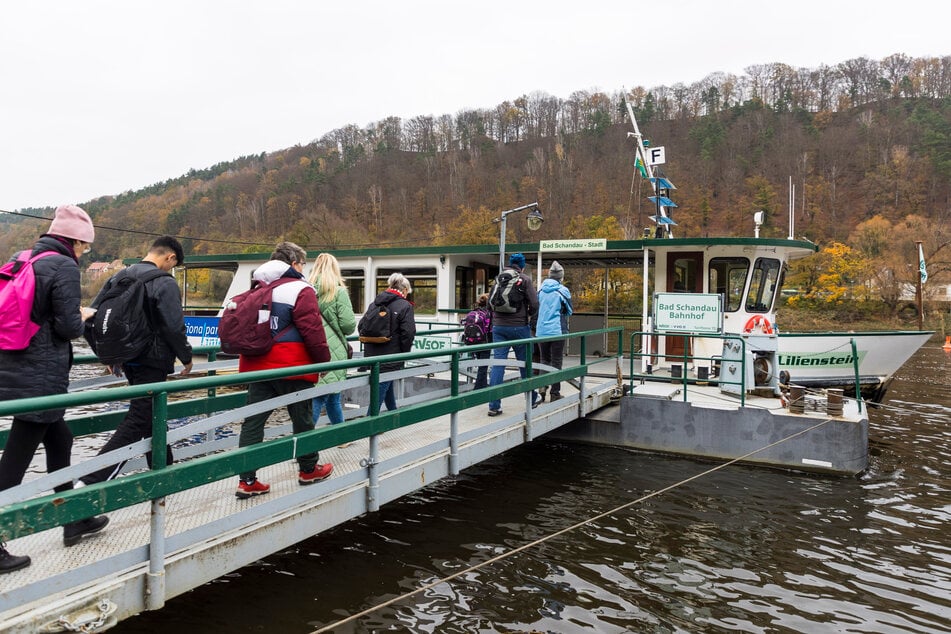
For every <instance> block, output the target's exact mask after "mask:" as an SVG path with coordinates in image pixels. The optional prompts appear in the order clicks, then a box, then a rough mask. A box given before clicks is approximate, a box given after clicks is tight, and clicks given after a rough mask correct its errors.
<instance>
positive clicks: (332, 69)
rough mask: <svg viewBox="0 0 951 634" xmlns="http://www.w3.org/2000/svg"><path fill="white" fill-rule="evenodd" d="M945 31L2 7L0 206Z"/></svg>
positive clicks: (239, 5)
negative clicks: (468, 115) (471, 112)
mask: <svg viewBox="0 0 951 634" xmlns="http://www.w3.org/2000/svg"><path fill="white" fill-rule="evenodd" d="M949 25H951V3H949V2H947V1H946V0H934V1H927V0H905V1H904V2H898V3H896V2H891V1H889V2H885V1H883V0H864V1H860V2H856V1H851V0H848V1H847V0H822V1H817V0H797V1H796V2H775V1H769V0H749V1H747V0H733V1H731V0H721V1H719V2H714V1H711V0H665V1H664V2H654V3H648V2H635V1H634V0H626V1H624V2H616V1H614V0H600V1H597V2H595V1H591V0H588V1H583V2H579V1H574V2H564V1H562V0H506V1H497V0H480V1H478V2H454V1H453V0H432V1H411V0H405V1H395V2H394V1H389V2H361V1H360V0H349V1H346V2H342V1H340V0H298V1H290V0H259V1H256V2H250V1H248V0H227V1H224V0H220V1H218V0H215V1H206V0H162V1H161V2H153V1H138V0H133V1H130V0H121V1H118V0H117V1H113V0H100V1H86V0H69V1H66V0H56V1H53V0H29V1H20V2H4V3H3V4H2V8H0V210H15V209H21V208H24V207H40V206H55V205H58V204H61V203H83V202H85V201H87V200H90V199H92V198H95V197H97V196H101V195H106V194H118V193H121V192H123V191H127V190H134V189H138V188H140V187H144V186H147V185H151V184H153V183H156V182H160V181H163V180H166V179H169V178H175V177H178V176H181V175H182V174H184V173H186V172H187V171H188V170H189V169H191V168H196V169H201V168H205V167H209V166H211V165H214V164H215V163H219V162H222V161H228V160H230V159H233V158H236V157H238V156H243V155H248V154H257V153H260V152H266V151H273V150H279V149H282V148H285V147H289V146H292V145H295V144H298V143H300V144H303V143H309V142H310V141H313V140H315V139H317V138H320V137H321V136H323V135H324V134H325V133H327V132H329V131H330V130H333V129H335V128H339V127H342V126H344V125H346V124H349V123H353V124H356V125H358V126H360V127H364V126H366V125H367V124H369V123H371V122H375V121H379V120H381V119H383V118H385V117H387V116H390V115H396V116H400V117H404V118H409V117H413V116H416V115H437V116H438V115H441V114H447V113H448V114H455V113H457V112H458V111H459V110H462V109H466V108H491V107H494V106H495V105H497V104H498V103H501V102H502V101H504V100H506V99H509V100H511V99H514V98H516V97H518V96H520V95H523V94H528V93H531V92H533V91H542V92H546V93H549V94H551V95H554V96H556V97H561V98H566V97H568V96H569V95H570V94H571V93H572V92H574V91H576V90H593V89H597V90H604V91H606V92H609V93H610V92H613V91H615V90H620V89H622V88H630V87H633V86H638V85H640V86H644V87H647V88H650V87H652V86H657V85H660V84H666V85H672V84H674V83H677V82H683V83H685V84H689V83H692V82H694V81H697V80H700V79H702V78H703V77H705V76H706V75H708V74H710V73H713V72H718V71H722V72H730V73H736V74H742V73H743V69H744V68H746V67H748V66H750V65H753V64H763V63H770V62H782V63H786V64H789V65H791V66H794V67H807V68H815V67H817V66H819V65H820V64H827V65H834V64H837V63H839V62H842V61H845V60H847V59H851V58H855V57H860V56H867V57H870V58H872V59H876V60H878V59H881V58H883V57H886V56H887V55H890V54H892V53H898V52H900V53H905V54H907V55H909V56H912V57H925V56H944V55H948V54H951V31H949Z"/></svg>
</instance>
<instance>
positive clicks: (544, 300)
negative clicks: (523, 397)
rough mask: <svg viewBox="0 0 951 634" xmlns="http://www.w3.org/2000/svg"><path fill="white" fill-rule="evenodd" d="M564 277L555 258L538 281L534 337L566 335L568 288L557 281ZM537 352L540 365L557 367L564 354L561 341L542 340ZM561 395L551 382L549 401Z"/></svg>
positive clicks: (559, 390) (541, 391)
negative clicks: (546, 277)
mask: <svg viewBox="0 0 951 634" xmlns="http://www.w3.org/2000/svg"><path fill="white" fill-rule="evenodd" d="M564 277H565V269H564V267H562V266H561V265H560V264H558V260H555V261H553V262H552V263H551V268H549V269H548V279H546V280H545V281H544V282H542V285H541V287H540V288H539V289H538V321H537V324H536V326H535V336H536V337H550V336H552V335H564V334H568V317H569V316H570V315H571V313H572V307H571V291H569V290H568V287H567V286H565V285H564V284H562V283H561V281H562V280H563V279H564ZM538 347H539V351H540V353H541V359H540V361H541V362H542V363H543V364H544V365H550V366H552V367H555V368H558V369H559V370H560V369H561V363H562V360H563V359H564V356H565V342H564V340H561V341H543V342H541V343H539V344H538ZM546 392H547V388H544V387H543V388H541V389H539V390H538V394H539V396H540V397H541V399H540V400H539V402H542V401H544V400H545V395H546ZM560 398H561V383H557V382H556V383H552V385H551V399H550V400H551V401H557V400H558V399H560Z"/></svg>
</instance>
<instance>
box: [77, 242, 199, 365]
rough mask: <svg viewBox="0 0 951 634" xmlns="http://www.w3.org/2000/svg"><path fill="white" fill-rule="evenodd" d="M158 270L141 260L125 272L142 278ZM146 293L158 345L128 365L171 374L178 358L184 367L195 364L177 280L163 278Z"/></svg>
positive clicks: (148, 285) (96, 302)
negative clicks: (143, 275)
mask: <svg viewBox="0 0 951 634" xmlns="http://www.w3.org/2000/svg"><path fill="white" fill-rule="evenodd" d="M155 268H156V267H155V264H153V263H152V262H146V261H142V262H136V263H135V264H133V265H132V266H130V267H129V268H128V269H126V271H128V272H129V273H131V274H132V275H136V276H139V275H142V274H143V273H144V272H146V271H150V270H155ZM114 278H115V276H113V277H111V278H109V280H107V281H106V283H105V284H104V285H103V287H102V290H100V291H99V294H98V295H97V296H96V299H94V300H93V302H92V305H91V307H92V308H98V307H99V301H100V298H101V297H103V295H104V294H105V292H106V291H107V290H108V289H109V288H110V287H111V286H112V283H113V279H114ZM145 294H146V297H147V298H148V299H147V301H148V302H149V315H150V316H151V319H152V320H153V321H152V327H153V328H154V329H155V333H156V337H155V342H154V343H153V345H152V346H150V347H148V348H146V349H145V351H144V352H143V353H142V354H140V355H139V356H138V357H136V358H135V359H132V360H131V361H129V363H130V364H137V365H146V366H149V367H153V368H159V369H163V370H165V372H166V373H169V374H170V373H172V372H174V371H175V359H176V358H178V360H180V361H181V362H182V363H184V364H188V363H191V361H192V347H191V345H190V344H189V343H188V335H187V334H186V331H185V317H184V315H183V313H182V293H181V291H180V290H179V288H178V282H176V281H175V278H174V277H172V276H171V275H161V276H159V277H157V278H155V279H153V280H149V281H147V282H146V283H145Z"/></svg>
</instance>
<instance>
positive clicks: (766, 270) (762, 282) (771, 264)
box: [746, 258, 780, 313]
mask: <svg viewBox="0 0 951 634" xmlns="http://www.w3.org/2000/svg"><path fill="white" fill-rule="evenodd" d="M779 265H780V263H779V260H777V259H775V258H757V260H756V264H754V265H753V275H752V276H751V277H750V292H749V293H748V294H747V296H746V310H747V312H750V313H765V312H767V311H769V310H770V309H771V308H772V306H773V297H774V296H775V295H776V289H777V288H779V284H778V283H777V282H779Z"/></svg>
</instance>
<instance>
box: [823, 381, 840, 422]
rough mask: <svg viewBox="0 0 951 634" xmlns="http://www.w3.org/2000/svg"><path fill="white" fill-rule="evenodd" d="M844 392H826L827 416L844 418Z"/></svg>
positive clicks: (831, 390) (829, 390) (830, 390)
mask: <svg viewBox="0 0 951 634" xmlns="http://www.w3.org/2000/svg"><path fill="white" fill-rule="evenodd" d="M842 393H843V392H842V390H837V389H832V388H830V389H828V390H826V414H828V415H829V416H842Z"/></svg>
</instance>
